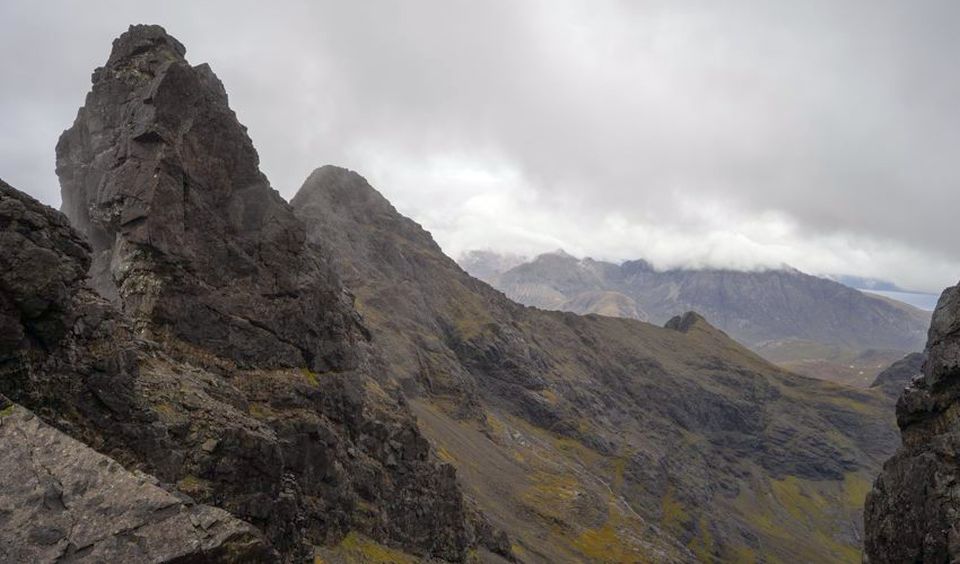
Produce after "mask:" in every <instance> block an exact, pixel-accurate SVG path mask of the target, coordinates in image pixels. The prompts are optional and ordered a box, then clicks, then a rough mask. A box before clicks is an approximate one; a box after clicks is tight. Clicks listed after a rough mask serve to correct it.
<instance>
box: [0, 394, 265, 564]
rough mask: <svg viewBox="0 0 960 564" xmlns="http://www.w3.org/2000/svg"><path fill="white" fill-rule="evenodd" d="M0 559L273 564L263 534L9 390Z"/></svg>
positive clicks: (1, 466)
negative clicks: (173, 489)
mask: <svg viewBox="0 0 960 564" xmlns="http://www.w3.org/2000/svg"><path fill="white" fill-rule="evenodd" d="M0 452H3V456H0V476H3V488H0V514H2V515H3V518H2V519H0V539H3V542H2V543H0V561H2V562H59V561H81V560H82V561H88V562H106V561H114V562H168V561H170V562H172V561H181V562H187V561H190V562H238V561H239V562H269V561H274V560H276V559H277V555H276V554H275V553H274V552H273V551H272V550H270V549H269V548H268V546H267V544H266V542H265V541H264V539H263V538H262V535H261V534H260V532H259V531H258V530H257V529H255V528H254V527H252V526H250V525H249V524H247V523H244V522H243V521H240V520H239V519H236V518H235V517H233V516H232V515H230V514H229V513H227V512H226V511H223V510H221V509H217V508H214V507H209V506H206V505H196V504H194V503H193V502H192V501H190V500H189V498H185V497H183V496H177V495H174V494H171V493H169V492H167V491H165V490H163V489H161V488H159V487H157V486H156V485H155V482H156V479H155V478H153V477H152V476H148V475H145V474H133V473H130V472H128V471H126V470H124V469H123V468H122V467H121V466H120V465H119V464H118V463H117V462H115V461H113V460H111V459H109V458H107V457H106V456H103V455H102V454H99V453H97V452H95V451H94V450H92V449H91V448H89V447H87V446H86V445H84V444H83V443H81V442H79V441H76V440H74V439H71V438H70V437H68V436H66V435H65V434H63V433H61V432H60V431H57V430H56V429H54V428H53V427H51V426H50V425H47V424H46V423H43V422H42V421H41V420H40V419H39V418H38V417H37V416H36V415H34V414H33V413H30V412H29V411H28V410H26V409H24V408H23V407H20V406H17V405H15V404H11V403H9V402H7V401H6V400H5V399H3V398H2V396H0Z"/></svg>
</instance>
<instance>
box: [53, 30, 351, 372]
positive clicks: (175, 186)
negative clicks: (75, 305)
mask: <svg viewBox="0 0 960 564" xmlns="http://www.w3.org/2000/svg"><path fill="white" fill-rule="evenodd" d="M184 53H185V49H184V47H183V45H181V44H180V43H179V42H178V41H177V40H176V39H174V38H172V37H170V36H169V35H167V33H166V32H165V31H164V30H163V29H162V28H160V27H157V26H134V27H133V28H131V30H130V31H129V32H128V33H125V34H123V35H122V36H121V37H120V38H118V39H117V40H116V41H115V42H114V45H113V51H112V52H111V54H110V58H109V59H108V60H107V63H106V65H105V66H104V67H101V68H99V69H97V70H96V71H95V72H94V73H93V89H92V91H91V92H90V94H89V95H88V96H87V100H86V103H85V104H84V106H83V107H82V108H81V109H80V111H79V113H78V115H77V119H76V121H75V122H74V124H73V126H72V127H71V128H70V129H69V130H67V131H66V132H64V134H63V135H62V137H61V138H60V142H59V143H58V144H57V174H58V175H59V177H60V182H61V187H62V196H63V211H64V212H65V213H66V214H67V216H68V217H69V218H70V220H71V222H73V224H74V225H75V226H77V228H78V229H79V230H80V231H81V232H82V233H83V234H84V235H86V236H87V238H88V239H89V241H90V243H91V245H92V246H93V256H94V265H93V271H92V274H93V280H94V284H95V287H96V288H98V289H99V290H101V292H102V293H103V294H104V295H105V296H107V297H109V298H111V299H114V300H115V301H117V302H118V303H120V304H122V306H123V308H124V311H125V312H126V313H127V314H128V315H129V316H131V317H132V318H133V319H134V320H135V321H136V322H137V327H138V329H141V330H149V332H150V334H151V335H152V336H153V337H154V338H161V337H164V336H167V335H169V337H171V338H175V339H178V340H182V341H184V342H186V343H189V344H191V345H200V346H202V347H203V348H204V349H206V350H208V351H210V352H212V353H214V354H217V355H219V356H223V357H225V358H228V359H230V360H232V361H234V362H237V363H239V364H241V365H245V366H269V367H276V368H279V367H295V366H308V367H309V368H311V369H312V370H315V371H329V370H346V369H350V368H353V367H354V366H355V365H356V363H357V359H356V358H355V353H354V351H353V349H354V348H355V347H353V346H352V345H353V344H354V343H355V342H356V341H359V340H362V332H363V329H362V327H360V326H359V324H358V323H357V321H356V319H355V315H354V311H353V308H352V307H351V305H350V303H349V299H348V297H347V296H345V295H344V294H343V293H342V292H340V288H339V286H338V284H337V283H336V281H335V280H333V278H332V274H331V273H330V271H329V269H328V268H327V267H326V265H324V263H323V260H322V258H321V256H320V255H319V254H318V253H315V252H310V250H309V249H308V248H307V247H308V244H307V242H306V236H305V234H304V229H303V225H302V224H301V223H300V222H299V221H297V220H296V218H295V217H294V216H293V213H292V211H291V210H290V208H289V206H288V205H287V203H286V202H285V201H284V200H283V199H282V198H281V197H280V196H279V194H277V193H276V191H274V190H273V189H271V188H270V185H269V183H268V181H267V179H266V177H265V176H264V175H263V174H262V173H261V172H260V169H259V166H258V165H259V158H258V156H257V152H256V150H255V149H254V147H253V144H252V143H251V141H250V139H249V137H248V136H247V133H246V129H245V128H244V127H243V126H242V125H240V123H239V122H238V121H237V119H236V116H235V115H234V113H233V111H232V110H230V107H229V106H228V104H227V94H226V91H225V90H224V87H223V85H222V84H221V83H220V80H219V79H218V78H217V77H216V75H215V74H213V71H212V70H211V69H210V67H209V66H208V65H198V66H195V67H194V66H191V65H190V64H189V63H187V61H186V60H185V59H184Z"/></svg>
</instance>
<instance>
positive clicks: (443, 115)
mask: <svg viewBox="0 0 960 564" xmlns="http://www.w3.org/2000/svg"><path fill="white" fill-rule="evenodd" d="M958 12H960V5H958V4H956V3H954V2H947V1H943V2H934V1H922V2H911V3H905V2H895V1H888V0H882V1H866V0H863V1H851V2H832V1H813V2H780V1H768V2H760V1H755V2H747V1H739V2H737V1H734V2H722V3H720V2H710V1H688V2H675V1H663V2H557V1H553V2H546V1H543V2H533V1H531V2H506V1H503V2H484V3H479V2H466V1H439V0H438V1H431V2H386V1H377V2H333V1H331V2H297V3H294V2H278V3H272V4H270V5H269V6H268V5H267V4H265V3H254V2H250V3H244V2H203V3H199V2H164V3H157V2H98V3H90V2H66V1H63V2H54V3H34V2H26V1H23V2H7V3H5V4H4V5H3V6H2V7H0V32H2V33H0V47H2V48H3V49H4V52H5V53H15V56H12V57H10V56H7V57H5V58H4V59H3V60H2V62H0V65H2V71H3V76H4V77H5V83H6V85H7V88H5V89H4V91H3V92H2V93H0V116H2V118H3V122H4V124H5V125H6V128H5V135H4V138H3V139H2V141H0V167H2V168H0V175H3V176H4V178H5V179H6V180H8V181H9V182H11V183H13V184H15V185H17V186H19V187H21V188H23V189H25V190H27V191H29V192H31V193H33V194H34V195H36V196H38V197H40V198H41V199H43V200H44V201H46V202H48V203H52V204H56V203H57V202H58V200H59V197H58V188H57V184H56V179H55V177H54V175H53V145H54V143H55V140H56V137H57V135H58V134H59V132H60V131H61V130H62V129H63V128H65V127H66V126H67V125H68V124H69V123H70V121H71V120H72V119H73V116H74V114H75V111H76V108H77V107H78V106H79V105H80V103H81V101H82V96H83V95H84V93H85V91H86V89H87V86H88V84H89V72H90V71H91V70H92V69H93V68H94V67H95V66H97V65H99V64H102V62H103V61H104V60H105V58H106V55H107V52H108V49H109V44H108V42H109V40H110V39H111V38H112V37H114V36H115V35H117V34H118V33H119V32H121V31H122V30H123V29H125V27H126V25H128V24H129V23H133V22H156V23H160V24H162V25H165V26H166V27H167V28H168V30H169V31H170V32H171V33H173V34H174V35H176V36H177V37H179V38H180V39H181V40H182V41H183V42H184V43H185V44H186V45H187V47H188V57H190V59H191V60H192V61H193V62H195V63H199V62H204V61H206V62H209V63H210V64H211V65H212V66H213V67H214V69H215V70H216V71H217V72H218V74H219V75H220V76H221V78H222V79H223V81H224V83H225V84H226V86H227V89H228V92H229V93H230V96H231V101H232V104H233V106H234V108H235V109H236V110H237V113H238V114H239V116H240V118H241V120H242V121H244V122H245V123H246V124H247V125H248V126H249V128H250V133H251V136H252V137H253V138H254V141H255V143H256V144H257V147H258V149H259V150H260V153H261V158H262V161H263V166H264V168H265V170H266V171H267V173H268V175H269V176H270V178H271V180H272V182H273V184H274V186H275V187H276V188H277V189H278V190H280V191H281V193H283V194H284V195H285V196H288V197H289V196H292V194H293V193H294V192H295V191H296V189H297V188H298V186H299V184H300V182H301V181H302V180H303V179H304V178H305V177H306V175H307V173H308V172H309V171H310V170H311V169H312V168H314V167H316V166H319V165H320V164H324V163H328V162H333V163H338V164H343V165H346V166H349V167H351V168H354V169H356V170H358V171H360V172H361V173H364V174H365V175H367V176H368V178H369V179H370V180H371V181H372V182H373V183H374V184H375V185H376V186H377V187H378V188H380V189H381V190H382V191H383V192H384V193H385V194H386V195H387V196H388V197H390V198H391V199H392V200H394V201H395V202H396V203H397V205H398V207H400V209H401V210H402V211H404V212H405V213H408V214H410V215H412V216H414V217H415V218H417V219H418V220H420V221H421V222H422V223H424V224H425V226H426V227H428V228H430V229H431V230H433V231H435V233H436V235H437V237H438V239H439V240H440V242H441V244H442V245H443V246H444V248H446V249H447V250H448V251H449V252H451V253H455V252H457V251H458V250H462V249H465V248H469V247H485V246H486V247H497V248H503V249H505V250H509V249H516V250H523V251H524V252H530V251H537V250H547V249H548V248H554V247H556V246H558V245H563V246H566V247H570V248H572V250H579V251H580V252H582V253H584V254H593V255H596V256H601V257H604V258H614V259H622V258H629V257H631V256H650V257H652V258H654V259H655V260H657V261H658V262H660V263H663V264H671V265H675V264H707V265H713V266H723V265H734V266H741V267H752V266H764V265H767V266H769V265H775V264H779V263H780V262H790V263H791V264H794V265H795V266H798V267H801V268H804V269H807V270H812V271H819V272H831V271H835V269H836V268H848V269H851V270H857V272H853V273H855V274H862V275H871V276H882V277H886V278H890V279H894V280H896V281H898V282H900V283H901V284H909V285H913V286H914V287H921V288H922V289H935V288H938V287H942V286H944V285H946V284H949V283H952V282H954V279H955V278H957V277H958V276H960V249H958V248H957V246H956V245H955V244H954V242H953V241H954V238H955V234H956V228H955V225H956V221H955V219H954V215H955V214H956V211H955V210H957V209H960V206H958V204H960V191H958V190H956V185H957V183H958V179H960V178H958V177H960V174H958V172H957V167H956V166H954V163H953V161H954V153H955V148H956V147H958V146H960V128H958V127H957V123H956V122H957V119H956V116H957V110H956V109H955V105H956V100H957V99H958V94H960V92H958V90H960V78H958V75H957V74H956V73H955V72H954V66H955V63H954V60H953V58H954V54H955V53H956V52H958V48H960V34H957V33H955V27H956V23H955V22H957V21H960V20H958V16H960V13H958ZM11 77H12V79H11Z"/></svg>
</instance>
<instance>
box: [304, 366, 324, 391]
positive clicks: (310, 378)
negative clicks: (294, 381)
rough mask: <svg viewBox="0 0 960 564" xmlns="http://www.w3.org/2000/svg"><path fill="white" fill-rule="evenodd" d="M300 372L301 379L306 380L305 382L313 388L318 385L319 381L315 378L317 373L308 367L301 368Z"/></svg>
mask: <svg viewBox="0 0 960 564" xmlns="http://www.w3.org/2000/svg"><path fill="white" fill-rule="evenodd" d="M300 373H301V374H303V379H304V380H306V381H307V384H310V385H311V386H313V387H314V388H316V387H317V386H319V385H320V381H319V380H317V373H316V372H314V371H313V370H310V369H309V368H301V369H300Z"/></svg>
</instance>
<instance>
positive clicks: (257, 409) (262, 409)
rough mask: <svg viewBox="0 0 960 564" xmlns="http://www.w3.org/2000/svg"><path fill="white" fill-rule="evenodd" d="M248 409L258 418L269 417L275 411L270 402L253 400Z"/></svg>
mask: <svg viewBox="0 0 960 564" xmlns="http://www.w3.org/2000/svg"><path fill="white" fill-rule="evenodd" d="M248 411H249V412H250V415H253V416H254V417H256V418H257V419H268V418H270V417H272V416H273V415H274V411H273V409H272V408H271V407H270V405H269V404H266V403H260V402H251V403H250V407H249V409H248Z"/></svg>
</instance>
